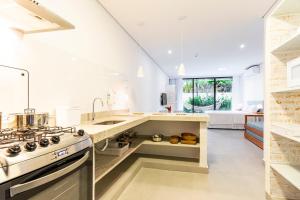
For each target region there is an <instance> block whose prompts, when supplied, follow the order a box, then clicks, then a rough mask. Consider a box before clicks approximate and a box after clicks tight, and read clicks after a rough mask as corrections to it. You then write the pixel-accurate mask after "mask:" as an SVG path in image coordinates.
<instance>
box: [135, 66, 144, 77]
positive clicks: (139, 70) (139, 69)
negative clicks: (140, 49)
mask: <svg viewBox="0 0 300 200" xmlns="http://www.w3.org/2000/svg"><path fill="white" fill-rule="evenodd" d="M136 76H137V77H138V78H143V77H144V68H143V66H139V68H138V71H137V74H136Z"/></svg>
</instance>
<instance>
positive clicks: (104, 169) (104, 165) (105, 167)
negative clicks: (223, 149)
mask: <svg viewBox="0 0 300 200" xmlns="http://www.w3.org/2000/svg"><path fill="white" fill-rule="evenodd" d="M141 145H157V146H165V147H182V148H200V144H199V143H197V144H195V145H190V144H171V143H169V142H168V141H162V142H153V141H151V140H149V139H146V138H145V137H140V138H137V139H135V140H134V141H133V143H132V145H131V147H129V149H128V150H127V151H126V152H125V153H124V154H123V155H121V156H111V155H99V154H95V182H98V181H99V180H100V179H101V178H103V177H104V176H105V175H106V174H108V173H109V172H110V171H112V170H113V169H114V168H115V167H116V166H117V165H119V164H120V163H121V162H122V161H123V160H125V159H126V158H127V157H128V156H130V155H131V154H133V153H134V152H135V151H136V150H137V149H138V148H139V147H140V146H141Z"/></svg>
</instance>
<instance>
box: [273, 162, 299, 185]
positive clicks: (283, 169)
mask: <svg viewBox="0 0 300 200" xmlns="http://www.w3.org/2000/svg"><path fill="white" fill-rule="evenodd" d="M271 168H272V169H273V170H274V171H276V172H277V173H278V174H280V175H281V176H282V177H283V178H285V179H286V180H287V181H288V182H289V183H291V184H292V185H293V186H295V187H296V188H297V189H298V190H300V165H298V166H296V165H288V164H271Z"/></svg>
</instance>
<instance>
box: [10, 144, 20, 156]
mask: <svg viewBox="0 0 300 200" xmlns="http://www.w3.org/2000/svg"><path fill="white" fill-rule="evenodd" d="M7 152H8V153H9V154H11V155H17V154H18V153H20V152H21V147H20V146H19V145H13V146H11V147H9V148H8V149H7Z"/></svg>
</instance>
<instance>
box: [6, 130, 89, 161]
mask: <svg viewBox="0 0 300 200" xmlns="http://www.w3.org/2000/svg"><path fill="white" fill-rule="evenodd" d="M79 132H80V131H79ZM80 133H81V132H80ZM80 133H77V132H76V128H75V127H65V128H63V127H60V126H54V127H44V126H43V127H37V128H19V129H2V130H1V129H0V149H6V151H7V153H8V154H9V155H11V156H12V155H17V154H19V152H20V151H22V149H21V147H22V148H24V149H25V150H26V151H35V150H36V149H37V148H38V146H40V147H45V148H46V147H48V146H50V144H51V145H56V144H58V143H60V142H63V138H65V137H68V135H71V136H73V135H74V136H78V135H82V136H83V135H84V134H80ZM20 146H21V147H20Z"/></svg>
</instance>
